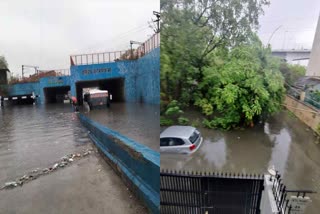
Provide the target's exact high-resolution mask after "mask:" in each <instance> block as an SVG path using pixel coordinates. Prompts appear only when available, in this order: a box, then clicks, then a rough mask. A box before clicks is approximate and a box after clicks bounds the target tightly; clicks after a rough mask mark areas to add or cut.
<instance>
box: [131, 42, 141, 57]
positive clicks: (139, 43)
mask: <svg viewBox="0 0 320 214" xmlns="http://www.w3.org/2000/svg"><path fill="white" fill-rule="evenodd" d="M133 44H138V45H142V44H143V43H142V42H137V41H132V40H131V41H130V48H131V59H133V49H132V45H133Z"/></svg>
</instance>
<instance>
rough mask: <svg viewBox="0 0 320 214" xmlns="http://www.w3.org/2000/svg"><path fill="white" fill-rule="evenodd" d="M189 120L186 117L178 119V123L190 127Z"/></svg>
mask: <svg viewBox="0 0 320 214" xmlns="http://www.w3.org/2000/svg"><path fill="white" fill-rule="evenodd" d="M189 122H190V121H189V119H188V118H185V117H179V118H178V123H179V124H180V125H188V124H189Z"/></svg>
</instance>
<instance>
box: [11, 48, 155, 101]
mask: <svg viewBox="0 0 320 214" xmlns="http://www.w3.org/2000/svg"><path fill="white" fill-rule="evenodd" d="M70 70H71V76H62V77H44V78H41V79H40V81H39V82H37V83H22V84H15V85H12V86H10V87H9V95H11V96H12V95H22V94H30V93H32V92H35V93H36V95H40V100H39V102H40V103H42V104H43V103H45V98H44V91H43V89H44V88H46V87H59V86H70V88H71V94H72V96H76V83H77V82H80V81H91V80H103V79H112V78H124V91H125V101H126V102H144V103H150V104H159V103H160V48H156V49H154V50H153V51H151V52H150V53H148V54H147V55H145V56H143V57H142V58H140V59H138V60H127V61H119V62H112V63H104V64H92V65H79V66H71V68H70Z"/></svg>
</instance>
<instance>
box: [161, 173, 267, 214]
mask: <svg viewBox="0 0 320 214" xmlns="http://www.w3.org/2000/svg"><path fill="white" fill-rule="evenodd" d="M160 175H161V176H160V210H161V213H168V214H170V213H199V214H200V213H205V214H213V213H214V214H231V213H239V214H241V213H243V214H248V213H249V214H256V213H257V214H258V213H260V201H261V195H262V190H263V183H264V179H263V175H243V174H237V175H236V174H232V173H209V174H208V173H197V172H191V173H189V172H175V171H170V172H169V171H162V172H161V173H160Z"/></svg>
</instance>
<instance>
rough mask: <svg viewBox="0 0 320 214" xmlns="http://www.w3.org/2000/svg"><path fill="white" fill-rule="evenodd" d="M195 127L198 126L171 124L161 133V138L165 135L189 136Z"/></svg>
mask: <svg viewBox="0 0 320 214" xmlns="http://www.w3.org/2000/svg"><path fill="white" fill-rule="evenodd" d="M195 129H196V128H194V127H192V126H170V127H168V128H166V129H165V130H164V131H163V132H162V133H161V134H160V138H164V137H177V138H189V137H190V136H191V135H192V133H193V132H194V130H195Z"/></svg>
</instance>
